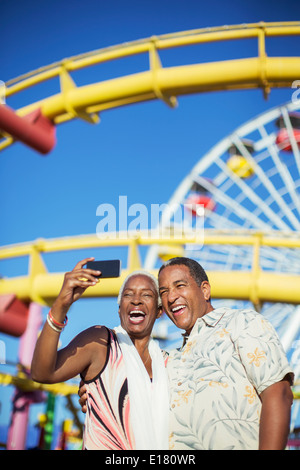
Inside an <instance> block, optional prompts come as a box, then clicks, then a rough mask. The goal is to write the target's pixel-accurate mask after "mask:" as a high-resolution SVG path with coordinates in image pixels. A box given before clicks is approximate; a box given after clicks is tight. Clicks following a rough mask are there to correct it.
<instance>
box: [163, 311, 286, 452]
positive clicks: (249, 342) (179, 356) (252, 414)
mask: <svg viewBox="0 0 300 470" xmlns="http://www.w3.org/2000/svg"><path fill="white" fill-rule="evenodd" d="M167 369H168V374H169V380H170V410H171V413H170V449H171V450H177V449H181V450H182V449H186V450H191V449H194V450H195V449H199V450H201V449H207V450H217V449H219V450H220V449H223V450H224V449H236V450H242V449H245V450H246V449H249V450H250V449H258V434H259V419H260V411H261V402H260V399H259V394H260V393H261V392H262V391H263V390H265V389H266V388H267V387H269V386H270V385H272V384H274V383H276V382H278V381H280V380H282V379H283V378H284V377H285V376H286V375H287V374H291V380H292V377H293V374H292V371H291V369H290V367H289V364H288V361H287V358H286V355H285V353H284V350H283V347H282V345H281V343H280V341H279V338H278V336H277V334H276V332H275V330H274V328H273V327H272V325H271V324H270V323H269V322H268V321H266V320H265V319H264V317H263V316H262V315H261V314H259V313H257V312H255V311H253V310H233V309H229V308H218V309H216V310H213V311H212V312H210V313H208V314H206V315H205V316H204V317H202V318H199V319H198V320H197V322H196V323H195V325H194V328H193V330H192V331H191V334H190V336H189V337H188V340H187V342H186V344H185V345H184V346H183V347H182V348H181V350H175V351H171V352H170V356H169V360H168V364H167Z"/></svg>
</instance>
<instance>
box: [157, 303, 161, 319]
mask: <svg viewBox="0 0 300 470" xmlns="http://www.w3.org/2000/svg"><path fill="white" fill-rule="evenodd" d="M162 314H163V308H162V305H160V306H159V307H158V309H157V315H156V318H160V317H161V316H162Z"/></svg>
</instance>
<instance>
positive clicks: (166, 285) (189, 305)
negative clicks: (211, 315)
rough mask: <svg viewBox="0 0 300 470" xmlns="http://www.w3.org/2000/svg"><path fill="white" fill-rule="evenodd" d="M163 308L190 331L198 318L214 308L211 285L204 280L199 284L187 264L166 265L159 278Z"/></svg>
mask: <svg viewBox="0 0 300 470" xmlns="http://www.w3.org/2000/svg"><path fill="white" fill-rule="evenodd" d="M158 282H159V292H160V295H161V300H162V306H163V310H164V311H165V312H166V314H167V315H168V317H169V318H170V319H171V320H172V322H173V323H174V324H175V325H176V326H177V327H178V328H181V329H183V330H186V332H187V333H190V332H191V330H192V328H193V326H194V324H195V322H196V320H197V319H198V318H200V317H202V316H203V315H205V314H206V313H208V312H210V311H211V310H213V308H212V306H211V304H210V302H209V299H210V285H209V283H208V282H207V281H203V282H202V284H201V286H198V285H197V283H196V281H195V279H194V278H193V276H192V275H191V273H190V270H189V268H188V267H187V266H185V265H173V266H167V267H165V268H164V269H163V270H162V271H161V273H160V275H159V278H158Z"/></svg>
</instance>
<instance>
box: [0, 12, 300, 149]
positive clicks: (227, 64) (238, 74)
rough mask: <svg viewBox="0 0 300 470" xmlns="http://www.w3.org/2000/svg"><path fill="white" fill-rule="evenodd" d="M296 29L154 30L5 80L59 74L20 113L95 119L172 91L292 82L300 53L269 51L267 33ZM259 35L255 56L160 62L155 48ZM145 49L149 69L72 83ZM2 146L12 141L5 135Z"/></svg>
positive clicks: (33, 80)
mask: <svg viewBox="0 0 300 470" xmlns="http://www.w3.org/2000/svg"><path fill="white" fill-rule="evenodd" d="M295 35H300V21H296V22H282V23H263V22H261V23H257V24H248V25H245V24H243V25H236V26H223V27H217V28H205V29H197V30H191V31H185V32H180V33H175V34H168V35H163V36H154V37H151V38H148V39H143V40H139V41H135V42H129V43H125V44H121V45H117V46H113V47H109V48H105V49H100V50H96V51H92V52H89V53H86V54H81V55H78V56H74V57H70V58H67V59H64V60H62V61H61V62H57V63H54V64H52V65H49V66H46V67H43V68H40V69H38V70H35V71H33V72H30V73H28V74H25V75H23V76H21V77H18V78H16V79H13V80H10V81H8V82H7V83H6V84H5V85H6V97H7V98H9V97H10V96H12V95H13V94H15V93H17V92H20V91H22V90H25V89H27V88H29V87H32V86H34V85H37V84H39V83H42V82H45V81H47V80H50V79H53V78H57V77H58V78H59V82H60V89H59V92H58V93H57V94H55V95H52V96H50V97H47V98H45V99H42V100H40V101H37V102H35V103H32V104H30V105H28V106H25V107H23V108H20V109H19V110H18V111H17V114H18V115H19V116H26V115H28V114H29V113H30V112H32V111H34V110H36V109H38V108H39V109H41V111H42V114H43V115H44V116H45V117H47V118H49V119H50V120H51V121H52V122H53V123H54V124H60V123H62V122H65V121H68V120H71V119H74V118H81V119H84V120H87V121H88V122H91V123H97V122H98V121H99V116H98V114H99V113H100V112H102V111H104V110H107V109H112V108H115V107H119V106H124V105H129V104H133V103H139V102H143V101H148V100H154V99H162V100H163V101H165V102H166V103H167V104H168V105H170V106H171V107H174V106H176V103H177V101H176V97H177V96H180V95H186V94H191V93H201V92H207V91H216V90H231V89H253V88H261V89H263V91H264V94H265V95H267V94H268V93H269V92H270V90H271V88H277V87H291V85H292V83H293V81H295V80H297V79H299V77H300V57H268V56H267V52H266V38H269V37H275V36H277V37H286V36H295ZM249 38H254V39H257V45H258V54H257V57H250V58H245V59H234V60H225V61H218V62H209V63H199V64H191V65H184V66H175V67H163V66H162V63H161V60H160V56H159V52H160V51H162V50H164V49H171V48H178V47H182V46H190V45H195V44H201V43H202V44H203V43H212V42H216V41H229V40H242V39H249ZM145 53H146V54H148V55H149V64H150V66H149V70H147V71H142V72H139V73H134V74H131V75H126V76H121V77H119V78H114V79H110V80H105V81H100V82H98V83H94V84H89V85H84V86H76V84H75V82H74V81H73V78H72V77H71V73H72V72H75V71H77V70H80V69H83V68H85V67H89V66H93V65H97V64H101V63H104V62H108V61H112V60H117V59H120V58H124V57H129V56H134V55H138V54H145ZM2 137H3V139H2V141H1V142H0V150H2V149H4V148H5V147H8V146H9V145H11V144H12V143H13V138H12V137H11V136H9V135H3V136H2Z"/></svg>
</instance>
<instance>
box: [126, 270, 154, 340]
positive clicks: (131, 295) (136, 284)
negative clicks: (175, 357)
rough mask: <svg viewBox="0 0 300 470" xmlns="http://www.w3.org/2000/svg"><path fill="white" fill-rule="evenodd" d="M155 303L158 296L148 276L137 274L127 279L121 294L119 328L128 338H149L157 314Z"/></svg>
mask: <svg viewBox="0 0 300 470" xmlns="http://www.w3.org/2000/svg"><path fill="white" fill-rule="evenodd" d="M157 303H158V295H157V292H156V289H155V286H154V284H153V281H152V280H151V279H150V278H149V277H148V276H145V275H143V274H137V275H135V276H132V277H131V278H130V279H128V281H127V282H126V284H125V286H124V289H123V292H122V297H121V302H120V307H119V315H120V319H121V326H122V327H123V328H124V330H126V331H127V333H128V334H129V336H132V337H134V338H143V337H145V336H150V334H151V332H152V328H153V325H154V322H155V320H156V318H157V316H158V314H159V310H158V307H157Z"/></svg>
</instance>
